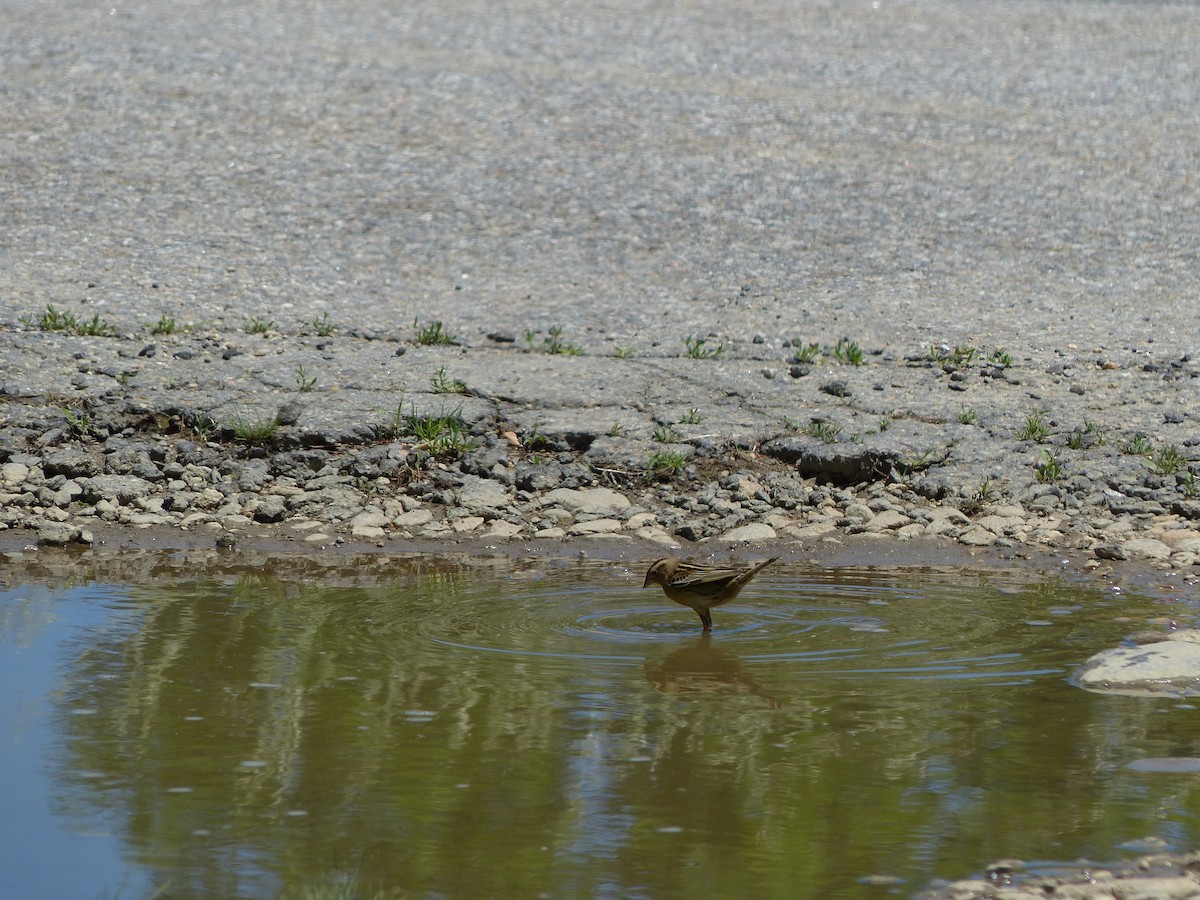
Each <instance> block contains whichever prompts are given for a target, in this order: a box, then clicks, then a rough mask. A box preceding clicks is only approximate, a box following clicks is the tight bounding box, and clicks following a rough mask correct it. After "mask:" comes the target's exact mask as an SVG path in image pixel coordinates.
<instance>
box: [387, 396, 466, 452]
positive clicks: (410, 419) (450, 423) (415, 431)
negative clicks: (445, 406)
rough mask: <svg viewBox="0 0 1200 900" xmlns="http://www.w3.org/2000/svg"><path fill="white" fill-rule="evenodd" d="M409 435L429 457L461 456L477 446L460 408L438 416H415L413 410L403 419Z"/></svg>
mask: <svg viewBox="0 0 1200 900" xmlns="http://www.w3.org/2000/svg"><path fill="white" fill-rule="evenodd" d="M405 425H406V429H407V431H408V433H409V434H411V435H412V436H413V437H415V438H416V439H417V441H418V442H419V443H421V444H423V445H424V448H425V449H426V450H427V451H428V452H429V454H430V455H431V456H461V455H462V454H464V453H469V452H470V451H472V450H474V449H475V448H476V447H477V446H478V444H476V442H475V440H474V439H473V438H472V437H471V435H470V429H469V428H468V427H467V423H466V422H465V421H463V417H462V407H461V406H459V407H458V408H456V409H454V410H453V411H451V412H449V413H446V412H442V413H440V414H439V415H417V413H416V410H415V408H414V409H412V411H411V412H409V414H408V416H407V417H406V419H405Z"/></svg>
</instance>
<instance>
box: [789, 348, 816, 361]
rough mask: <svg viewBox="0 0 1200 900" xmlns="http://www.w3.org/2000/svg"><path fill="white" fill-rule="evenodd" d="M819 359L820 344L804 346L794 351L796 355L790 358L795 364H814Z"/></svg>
mask: <svg viewBox="0 0 1200 900" xmlns="http://www.w3.org/2000/svg"><path fill="white" fill-rule="evenodd" d="M820 358H821V345H820V344H805V345H804V346H802V347H801V348H800V349H799V350H797V351H796V355H795V356H793V357H792V362H796V363H816V362H817V361H818V360H820Z"/></svg>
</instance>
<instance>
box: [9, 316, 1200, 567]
mask: <svg viewBox="0 0 1200 900" xmlns="http://www.w3.org/2000/svg"><path fill="white" fill-rule="evenodd" d="M6 324H7V328H6V329H5V330H3V331H0V345H4V348H5V352H4V356H5V357H6V358H7V359H8V360H10V364H9V365H8V366H6V367H5V369H6V371H4V373H3V381H2V383H0V402H2V403H3V408H4V411H5V416H4V419H3V421H2V422H0V525H2V526H3V527H4V528H7V529H23V530H26V531H29V532H33V533H36V535H37V538H38V541H39V542H41V543H44V544H58V545H62V544H71V543H75V542H83V543H88V542H90V541H91V540H92V536H93V534H94V532H95V530H96V527H97V526H100V525H104V526H116V527H125V528H129V529H135V530H136V529H144V528H159V529H161V528H168V529H180V530H182V531H186V532H190V533H196V534H199V535H207V536H210V537H211V538H212V540H214V541H221V542H225V543H230V542H234V541H236V540H237V539H238V538H239V536H242V535H245V534H247V533H250V532H253V531H254V530H255V529H260V528H263V527H268V526H280V527H281V528H284V529H286V530H287V531H288V532H290V533H292V534H293V535H295V537H296V539H298V540H302V541H304V542H307V543H310V544H312V545H314V546H327V545H330V544H332V543H334V542H340V541H346V540H355V541H367V542H389V543H390V542H403V541H413V540H417V541H481V542H484V543H493V544H494V543H512V542H526V543H528V542H534V543H538V542H553V541H559V542H562V541H571V540H572V539H585V538H586V539H594V538H611V539H613V540H618V541H619V540H626V541H643V542H648V543H649V544H651V545H656V546H661V547H662V548H664V549H671V550H677V549H679V548H685V549H686V550H687V552H692V553H703V554H712V553H719V552H721V548H722V547H726V548H738V547H745V546H748V545H756V544H764V543H765V544H771V545H772V546H779V545H783V546H788V545H791V546H793V547H808V548H811V547H819V546H821V545H822V544H823V543H824V544H829V543H831V542H835V541H839V540H841V539H844V538H846V537H849V536H854V535H861V536H863V537H865V538H877V539H880V540H885V541H900V542H903V541H909V540H914V539H935V540H937V541H938V542H940V543H941V544H942V545H946V544H951V543H952V544H957V545H961V546H962V547H965V548H970V549H971V550H981V551H982V550H985V549H986V548H996V549H997V550H999V551H1000V552H1005V553H1007V554H1008V555H1012V554H1016V555H1020V554H1021V553H1022V552H1024V551H1028V550H1034V549H1045V550H1052V551H1063V552H1072V553H1077V554H1082V555H1084V556H1085V557H1090V558H1091V559H1092V560H1093V566H1108V565H1110V564H1112V563H1114V562H1117V561H1121V560H1132V561H1135V562H1139V563H1146V564H1149V565H1152V566H1156V567H1160V568H1162V569H1177V570H1181V571H1184V572H1186V571H1188V570H1191V569H1193V568H1195V567H1196V566H1197V565H1200V500H1197V499H1196V498H1195V471H1194V470H1195V467H1196V463H1195V461H1194V459H1193V458H1192V456H1193V454H1194V453H1195V452H1196V451H1195V446H1194V445H1195V440H1194V439H1192V438H1189V437H1185V436H1184V435H1185V434H1187V427H1186V425H1185V424H1184V423H1185V422H1186V421H1191V419H1192V414H1191V410H1190V409H1187V408H1186V404H1188V403H1194V402H1195V401H1194V400H1191V399H1190V398H1189V397H1188V396H1187V395H1188V394H1191V393H1194V392H1195V388H1194V384H1195V379H1196V378H1197V376H1198V375H1200V367H1197V366H1194V365H1193V364H1192V363H1191V361H1190V360H1187V359H1183V360H1177V361H1176V363H1175V364H1166V365H1162V366H1160V365H1154V364H1150V363H1143V364H1142V365H1140V366H1139V367H1138V368H1137V369H1136V370H1134V371H1132V372H1131V371H1129V370H1128V369H1122V367H1121V366H1120V364H1118V363H1116V362H1114V361H1112V360H1111V359H1110V358H1103V359H1097V360H1096V361H1094V362H1093V364H1092V365H1091V366H1090V367H1089V369H1088V370H1086V371H1077V372H1075V373H1074V374H1071V375H1067V374H1064V373H1066V372H1069V371H1070V369H1071V368H1072V367H1071V366H1059V367H1057V368H1056V367H1053V366H1051V367H1042V368H1041V369H1040V370H1039V368H1038V365H1039V364H1038V363H1037V362H1036V361H1034V360H1031V359H1030V358H1029V357H1021V356H1018V355H1017V354H1013V355H1009V356H1008V357H1007V359H1006V361H1005V362H1004V364H1003V365H1000V364H997V363H996V362H994V361H987V360H984V359H982V356H981V355H978V358H977V359H976V358H963V357H966V356H967V354H960V358H958V359H956V360H950V359H948V358H939V351H938V350H937V348H934V349H933V350H932V351H930V350H928V349H927V350H926V351H925V354H924V356H921V355H920V354H915V353H914V354H911V355H908V356H906V357H901V358H897V357H895V356H894V355H892V354H889V353H886V352H877V353H874V354H871V355H869V356H867V358H866V360H865V361H864V362H863V363H862V364H861V365H841V364H838V363H837V362H836V360H834V359H833V358H832V354H831V358H830V359H827V360H825V361H824V362H818V363H816V364H811V363H810V364H805V365H801V364H799V363H797V362H796V361H795V354H794V348H793V347H791V346H778V347H777V348H775V351H776V356H775V358H774V359H771V358H769V357H768V356H767V355H766V353H765V351H769V350H770V349H772V348H771V347H770V345H769V344H768V343H767V342H766V341H763V340H759V341H757V342H756V341H751V342H748V343H747V346H746V348H741V347H738V346H737V345H736V344H735V343H734V342H733V341H732V340H731V341H730V342H729V344H727V346H730V345H732V346H731V352H730V353H728V355H724V356H723V357H722V358H720V359H711V360H694V359H688V358H686V357H683V356H682V355H680V356H679V357H676V358H668V357H662V356H653V357H651V359H650V363H651V365H650V366H649V367H648V366H647V365H646V360H644V359H639V358H638V356H637V355H636V351H635V352H633V353H627V354H624V355H622V356H607V357H595V358H593V357H591V356H589V355H587V352H586V351H584V350H582V349H581V348H576V349H577V351H578V352H577V353H575V354H572V355H569V356H568V355H555V354H551V353H546V352H544V351H539V350H538V349H536V347H534V346H530V347H526V348H520V347H516V346H513V345H512V344H511V342H503V343H499V346H496V344H497V342H496V341H494V340H492V339H488V338H487V337H482V338H481V339H480V340H479V343H478V344H477V345H476V346H474V347H470V346H464V345H462V344H457V345H453V346H434V347H429V346H423V345H422V344H421V343H420V342H419V341H418V340H417V339H416V338H415V336H413V335H409V336H408V338H407V339H405V337H404V336H403V335H400V334H398V335H394V336H383V337H380V336H372V335H368V336H351V335H348V336H325V337H315V336H312V335H305V334H303V333H302V332H301V333H297V334H291V335H289V334H284V333H281V332H277V331H272V332H268V333H266V334H262V335H256V336H253V337H248V336H247V337H243V338H238V337H237V336H234V335H228V334H226V335H215V334H208V335H204V336H199V337H198V336H193V335H177V336H172V337H170V338H163V337H158V338H156V339H154V340H148V339H147V338H146V336H145V335H142V334H138V333H136V332H132V331H127V332H124V333H119V332H116V331H114V333H112V334H110V335H107V336H79V335H71V334H64V333H53V332H50V333H48V332H46V331H43V330H38V329H34V328H31V327H29V324H30V323H29V322H28V321H26V322H25V323H20V322H10V323H6ZM0 327H3V326H0ZM784 343H787V342H786V341H785V342H784ZM506 344H507V346H506ZM48 348H52V352H49V353H48V352H47V349H48ZM602 351H603V347H601V348H599V352H602ZM650 352H654V351H653V349H651V351H650ZM1018 352H1019V351H1018ZM314 353H315V354H316V357H315V359H314V358H313V355H314ZM751 353H753V354H754V356H753V357H752V356H750V354H751ZM943 356H944V354H943ZM64 358H65V359H70V360H71V361H72V363H73V365H72V366H71V369H70V370H68V371H63V367H62V366H61V365H60V362H61V360H63V359H64ZM245 360H249V361H250V363H249V364H247V363H246V362H245ZM305 360H307V365H306V363H305ZM344 360H353V361H354V362H355V365H356V368H357V371H353V370H352V371H349V372H346V371H344V370H343V371H342V373H341V374H342V376H343V378H344V379H345V380H342V381H339V382H334V381H333V380H332V378H331V377H330V375H329V373H330V372H331V371H333V372H335V373H336V371H337V369H338V368H339V367H343V369H344V366H345V364H344V362H343V361H344ZM12 363H16V364H17V365H16V366H13V365H12ZM373 364H374V366H377V371H378V373H379V374H378V376H377V377H376V379H375V382H374V383H366V382H365V381H363V380H362V370H363V369H366V368H371V367H374V366H373ZM797 370H801V371H797ZM297 371H299V372H301V373H306V374H304V375H302V376H301V381H300V382H298V383H296V384H294V385H293V386H292V387H291V389H287V388H284V387H283V385H285V384H286V383H287V378H288V377H289V375H291V374H293V373H294V372H297ZM429 373H432V375H430V374H429ZM448 373H449V374H448ZM531 373H536V377H537V378H538V379H543V380H544V381H545V382H546V383H547V384H553V385H555V388H554V391H555V392H554V393H551V392H550V390H549V389H547V391H546V393H545V394H544V395H543V397H542V399H541V404H540V405H538V404H537V400H536V398H534V397H531V396H529V394H530V393H531V392H534V391H537V386H536V385H534V384H533V383H532V382H533V376H532V375H531ZM1131 375H1132V376H1134V377H1136V378H1137V379H1139V380H1142V381H1143V383H1145V382H1146V381H1148V380H1150V379H1153V382H1154V384H1155V389H1156V390H1157V391H1158V392H1160V393H1162V392H1164V391H1171V392H1174V394H1175V395H1176V397H1177V400H1178V404H1179V405H1178V406H1167V407H1166V410H1167V411H1166V412H1165V413H1163V412H1161V411H1160V412H1158V415H1159V416H1160V417H1163V424H1162V428H1161V429H1159V431H1160V434H1156V435H1154V437H1148V436H1147V434H1146V432H1144V431H1141V430H1137V429H1136V428H1130V427H1129V424H1128V422H1129V420H1130V419H1131V418H1133V413H1134V409H1131V408H1130V407H1129V406H1126V405H1124V404H1116V405H1111V404H1110V405H1107V406H1106V407H1104V408H1096V405H1095V404H1093V405H1092V408H1091V409H1090V410H1087V409H1082V408H1081V409H1077V410H1066V411H1065V412H1066V414H1065V415H1063V414H1062V413H1060V414H1059V415H1054V416H1052V415H1050V414H1049V412H1048V411H1047V410H1046V409H1045V408H1044V407H1041V406H1039V405H1038V402H1039V401H1038V398H1039V397H1044V396H1045V395H1047V394H1049V393H1050V392H1052V391H1058V392H1060V393H1061V394H1062V395H1063V396H1066V397H1074V398H1086V397H1088V396H1089V394H1090V393H1091V392H1093V391H1095V392H1099V391H1102V390H1104V386H1103V385H1104V382H1106V381H1107V382H1109V389H1110V390H1111V389H1112V385H1113V384H1114V383H1115V384H1118V385H1119V384H1121V383H1122V382H1127V380H1128V379H1129V378H1130V376H1131ZM303 379H308V382H307V383H306V382H305V381H304V380H303ZM589 379H591V380H593V382H594V381H595V380H596V379H600V380H603V381H604V382H605V384H603V385H600V384H593V387H594V388H595V391H596V393H595V395H594V397H595V399H592V400H589V399H588V395H589V385H588V383H586V382H588V380H589ZM1115 379H1120V381H1115ZM56 380H57V381H66V384H63V385H61V386H55V382H56ZM1067 382H1069V383H1067ZM563 385H568V386H569V387H568V388H567V390H566V391H563V390H562V386H563ZM831 385H832V386H834V388H835V389H831ZM931 386H932V387H934V388H935V389H940V393H941V396H940V397H939V396H938V394H936V393H927V394H926V399H925V402H924V403H922V404H921V405H920V407H918V406H917V404H916V402H915V398H916V396H917V395H918V394H920V393H921V392H922V391H926V392H928V391H929V390H930V387H931ZM1146 387H1147V389H1149V387H1150V385H1149V384H1147V385H1146ZM614 388H615V389H616V390H617V391H619V392H620V393H622V394H624V395H625V396H627V397H630V398H632V399H630V400H628V401H623V400H620V399H617V398H613V399H606V397H605V395H606V393H607V394H609V395H611V393H612V391H613V389H614ZM655 392H657V393H658V394H659V396H658V397H655V396H654V394H655ZM1014 393H1017V394H1018V397H1023V398H1025V402H1026V403H1027V404H1028V406H1027V408H1028V409H1032V410H1033V411H1032V412H1029V413H1026V414H1025V415H1024V416H1023V417H1022V414H1021V412H1020V405H1019V403H1020V401H1019V399H1018V400H1016V401H1014V397H1013V394H1014ZM564 394H565V396H564ZM572 394H578V395H580V397H579V399H578V400H576V401H574V402H572V401H573V397H572ZM960 398H961V399H960ZM887 399H890V400H891V403H890V404H889V403H887V402H886V400H887ZM1160 404H1161V401H1160V402H1159V403H1155V404H1154V406H1152V407H1151V408H1155V407H1159V408H1161V406H1160ZM1146 406H1147V404H1140V405H1139V409H1140V410H1144V408H1145V407H1146ZM681 408H682V411H681ZM963 410H969V411H970V412H969V414H968V413H965V412H963ZM806 413H807V418H806V419H805V420H804V423H803V424H797V421H796V419H793V418H792V416H797V417H802V416H804V415H805V414H806ZM1116 416H1120V417H1122V419H1123V420H1125V421H1116V418H1115V417H1116ZM1093 417H1094V418H1093ZM248 423H249V424H248ZM1134 424H1135V425H1136V424H1137V423H1136V421H1135V422H1134ZM851 429H854V430H853V431H852V430H851ZM1163 431H1165V432H1167V433H1171V434H1174V433H1177V432H1180V439H1179V443H1178V444H1175V443H1169V442H1167V441H1166V440H1164V439H1163V438H1162V437H1161V432H1163ZM1047 460H1050V461H1051V463H1048V462H1047ZM1048 467H1049V469H1048ZM1196 571H1197V572H1200V569H1196Z"/></svg>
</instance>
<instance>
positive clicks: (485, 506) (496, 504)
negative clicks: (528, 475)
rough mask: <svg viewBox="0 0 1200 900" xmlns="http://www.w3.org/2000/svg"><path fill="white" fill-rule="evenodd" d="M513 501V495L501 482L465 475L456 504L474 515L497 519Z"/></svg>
mask: <svg viewBox="0 0 1200 900" xmlns="http://www.w3.org/2000/svg"><path fill="white" fill-rule="evenodd" d="M512 499H513V498H512V494H510V493H509V492H508V490H507V489H505V487H504V485H502V484H500V483H499V482H497V481H493V480H492V479H490V478H480V477H479V476H477V475H464V476H463V484H462V487H460V488H459V489H458V494H457V499H456V502H457V503H458V505H459V506H461V507H462V508H463V509H465V510H466V511H467V512H469V513H471V514H472V515H478V516H483V517H484V518H486V519H495V518H497V516H498V515H499V513H500V512H501V510H504V509H507V508H508V506H509V505H510V504H511V503H512Z"/></svg>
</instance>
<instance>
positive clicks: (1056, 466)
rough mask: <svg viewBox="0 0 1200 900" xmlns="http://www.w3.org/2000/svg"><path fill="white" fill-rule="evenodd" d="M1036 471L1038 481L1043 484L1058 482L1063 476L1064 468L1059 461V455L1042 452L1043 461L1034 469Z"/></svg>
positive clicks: (1047, 451) (1046, 451) (1048, 451)
mask: <svg viewBox="0 0 1200 900" xmlns="http://www.w3.org/2000/svg"><path fill="white" fill-rule="evenodd" d="M1034 471H1035V473H1036V474H1037V480H1038V481H1040V482H1041V483H1042V484H1047V483H1049V482H1051V481H1058V479H1060V478H1062V475H1063V467H1062V464H1061V463H1059V461H1058V455H1057V454H1056V453H1053V452H1051V451H1050V450H1043V451H1042V455H1041V460H1040V461H1039V462H1038V464H1037V465H1036V466H1035V467H1034Z"/></svg>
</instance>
